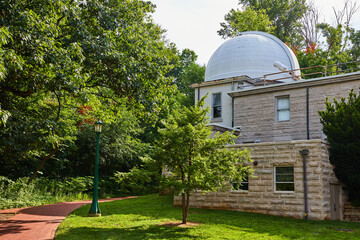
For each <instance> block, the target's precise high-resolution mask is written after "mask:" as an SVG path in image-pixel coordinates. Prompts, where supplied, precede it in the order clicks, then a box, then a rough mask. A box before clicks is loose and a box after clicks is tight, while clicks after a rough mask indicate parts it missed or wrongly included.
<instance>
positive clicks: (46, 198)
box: [0, 176, 93, 209]
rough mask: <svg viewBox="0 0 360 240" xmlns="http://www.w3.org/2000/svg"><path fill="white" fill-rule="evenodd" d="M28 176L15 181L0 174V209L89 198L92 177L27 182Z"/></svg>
mask: <svg viewBox="0 0 360 240" xmlns="http://www.w3.org/2000/svg"><path fill="white" fill-rule="evenodd" d="M27 181H28V177H24V178H19V179H17V180H16V181H13V180H10V179H8V178H6V177H3V176H0V209H7V208H19V207H29V206H38V205H43V204H49V203H54V202H63V201H75V200H84V199H90V195H89V194H88V193H89V192H90V191H92V188H93V187H92V182H93V179H92V177H79V178H68V179H65V180H63V181H59V180H51V179H47V178H38V179H36V180H35V181H33V182H31V183H30V184H27Z"/></svg>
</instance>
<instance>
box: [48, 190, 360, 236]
mask: <svg viewBox="0 0 360 240" xmlns="http://www.w3.org/2000/svg"><path fill="white" fill-rule="evenodd" d="M100 209H101V213H102V216H101V217H98V218H90V217H87V214H88V211H89V205H87V206H83V207H81V208H79V209H77V210H75V211H74V212H73V213H72V214H71V215H69V216H68V217H67V218H66V219H65V220H64V222H63V223H61V224H60V226H59V228H58V230H57V232H56V237H55V239H56V240H61V239H64V240H72V239H74V240H75V239H76V240H79V239H87V240H88V239H96V240H100V239H109V240H110V239H251V240H254V239H320V240H323V239H329V240H330V239H331V240H338V239H347V240H348V239H357V240H358V239H360V223H349V222H340V221H304V220H298V219H289V218H283V217H274V216H267V215H262V214H254V213H244V212H233V211H223V210H206V209H190V215H189V218H188V220H189V221H191V222H198V223H201V225H199V226H195V227H192V228H181V227H169V226H161V225H159V224H161V223H165V222H174V221H180V220H181V218H182V215H181V209H180V208H177V207H173V206H172V197H170V196H161V197H159V196H157V195H148V196H142V197H139V198H134V199H127V200H121V201H114V202H107V203H100Z"/></svg>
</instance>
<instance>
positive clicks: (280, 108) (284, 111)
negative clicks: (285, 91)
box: [276, 96, 290, 122]
mask: <svg viewBox="0 0 360 240" xmlns="http://www.w3.org/2000/svg"><path fill="white" fill-rule="evenodd" d="M276 110H277V121H278V122H283V121H290V99H289V96H286V97H279V98H277V99H276Z"/></svg>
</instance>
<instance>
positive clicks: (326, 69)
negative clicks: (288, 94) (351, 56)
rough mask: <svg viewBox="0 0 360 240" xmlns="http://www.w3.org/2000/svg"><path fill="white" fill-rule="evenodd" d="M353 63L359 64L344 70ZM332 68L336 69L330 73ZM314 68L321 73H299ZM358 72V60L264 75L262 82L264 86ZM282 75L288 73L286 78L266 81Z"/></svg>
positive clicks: (359, 66)
mask: <svg viewBox="0 0 360 240" xmlns="http://www.w3.org/2000/svg"><path fill="white" fill-rule="evenodd" d="M354 63H359V64H355V67H352V68H345V67H344V66H346V65H349V64H354ZM333 67H336V70H335V71H331V69H332V68H333ZM316 68H320V69H322V70H321V71H315V72H310V73H301V71H304V70H308V69H316ZM329 70H330V71H329ZM358 70H360V60H357V61H350V62H345V63H337V64H333V65H327V66H323V65H318V66H312V67H306V68H298V69H294V70H288V71H281V72H276V73H270V74H266V75H264V77H263V81H264V84H266V83H268V82H273V81H279V80H284V79H294V80H301V79H302V78H305V77H308V76H314V75H316V76H315V77H321V76H323V77H326V76H333V75H338V74H342V73H348V72H355V71H358ZM299 72H300V74H296V73H299ZM284 73H285V74H286V73H288V74H289V76H288V77H279V78H273V79H268V77H269V76H274V75H279V74H282V75H283V74H284Z"/></svg>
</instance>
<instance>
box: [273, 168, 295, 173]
mask: <svg viewBox="0 0 360 240" xmlns="http://www.w3.org/2000/svg"><path fill="white" fill-rule="evenodd" d="M283 173H284V174H294V167H276V174H283Z"/></svg>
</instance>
